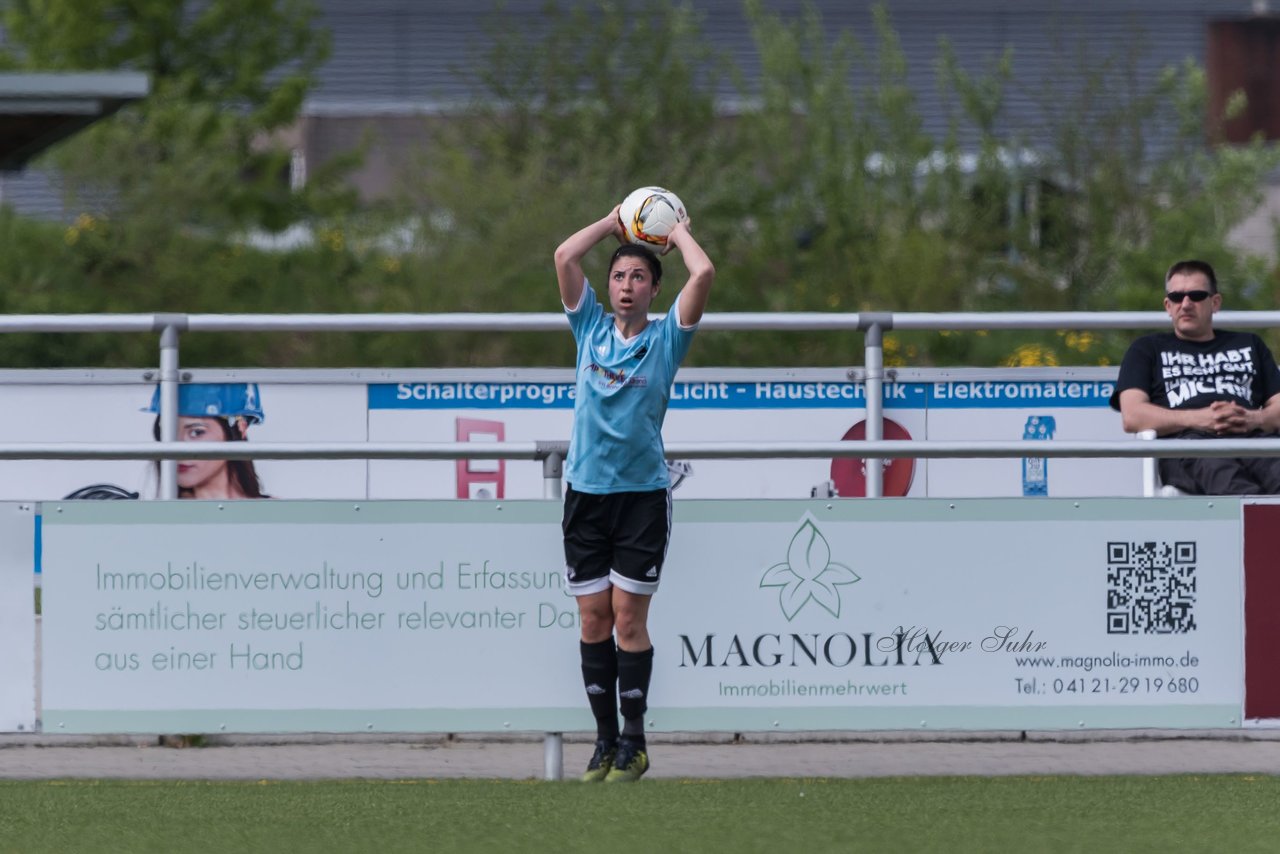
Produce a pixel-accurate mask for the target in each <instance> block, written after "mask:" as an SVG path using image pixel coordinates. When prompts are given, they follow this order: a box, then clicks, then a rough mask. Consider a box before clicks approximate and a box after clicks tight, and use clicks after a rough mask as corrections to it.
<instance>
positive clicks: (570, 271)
mask: <svg viewBox="0 0 1280 854" xmlns="http://www.w3.org/2000/svg"><path fill="white" fill-rule="evenodd" d="M610 235H612V236H614V237H616V238H617V239H618V240H619V241H621V240H622V239H623V231H622V223H621V222H620V221H619V220H618V208H617V207H616V206H615V207H614V209H613V210H611V211H609V213H608V215H607V216H605V217H604V218H603V219H600V220H598V221H596V222H593V223H592V224H591V225H588V226H586V227H585V228H582V229H580V230H578V231H576V232H574V233H573V234H572V235H570V236H569V238H568V239H567V240H565V242H564V243H561V244H560V246H559V247H558V248H557V249H556V280H557V281H558V282H559V284H560V301H561V302H563V303H564V305H565V308H569V309H574V308H577V307H578V303H579V302H580V301H581V300H582V287H583V284H584V283H585V282H586V274H585V273H584V272H582V258H583V256H584V255H586V254H587V253H588V252H589V251H591V247H593V246H595V245H596V244H597V243H599V242H600V241H602V240H605V239H606V238H608V237H609V236H610Z"/></svg>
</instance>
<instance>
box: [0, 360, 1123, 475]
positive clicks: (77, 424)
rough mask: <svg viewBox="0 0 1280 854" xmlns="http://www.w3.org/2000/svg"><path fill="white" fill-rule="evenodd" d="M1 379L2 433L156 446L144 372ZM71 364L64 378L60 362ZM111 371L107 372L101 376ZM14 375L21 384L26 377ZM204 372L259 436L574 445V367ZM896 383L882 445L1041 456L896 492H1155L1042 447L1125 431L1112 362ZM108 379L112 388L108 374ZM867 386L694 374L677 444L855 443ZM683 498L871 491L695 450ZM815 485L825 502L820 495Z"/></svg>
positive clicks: (413, 466)
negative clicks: (1039, 452) (982, 448)
mask: <svg viewBox="0 0 1280 854" xmlns="http://www.w3.org/2000/svg"><path fill="white" fill-rule="evenodd" d="M29 373H30V372H9V374H8V375H6V374H5V372H0V394H3V397H4V400H5V402H6V405H7V406H8V407H9V409H10V410H11V411H14V412H21V413H22V417H21V418H13V419H9V420H8V421H7V422H5V423H3V424H0V443H18V442H37V443H49V442H86V443H92V442H104V443H118V442H140V441H142V442H145V441H148V440H149V439H150V438H151V436H152V430H153V424H154V421H155V415H154V414H153V413H151V412H149V411H147V407H148V404H149V403H150V400H151V394H152V391H153V389H154V385H153V384H151V383H147V382H143V381H142V380H141V372H132V373H128V374H127V376H125V375H124V374H125V373H126V372H117V373H115V374H111V375H110V376H105V377H100V376H96V375H86V374H83V373H80V374H75V373H74V372H73V374H72V375H71V376H62V377H61V379H60V380H59V381H57V382H50V381H46V380H43V379H42V380H41V381H39V382H35V381H31V380H30V378H29V377H27V376H26V375H27V374H29ZM51 373H55V374H56V373H58V372H51ZM104 373H110V372H104ZM14 376H17V377H19V378H21V379H23V381H22V382H18V381H15V380H13V377H14ZM191 376H192V381H194V382H232V381H234V382H257V383H258V384H259V387H260V395H259V397H260V400H261V403H262V406H263V409H264V411H265V414H266V419H265V421H263V423H261V424H256V425H254V426H253V427H252V428H250V430H249V435H248V439H249V441H250V442H309V441H316V442H366V441H371V442H456V441H472V442H494V441H509V442H534V441H566V440H567V439H568V438H569V434H570V428H571V425H572V418H573V391H574V389H573V383H572V373H571V372H570V371H568V370H550V369H528V370H511V369H494V370H488V371H480V370H470V371H463V370H457V371H450V370H424V371H403V372H391V371H346V372H343V371H328V372H325V371H258V372H254V371H239V372H226V371H222V372H216V371H194V372H191ZM895 376H896V380H891V381H890V382H887V383H886V385H885V387H884V388H885V394H884V403H885V406H884V414H885V418H886V422H885V433H884V435H885V437H886V438H894V439H914V440H945V441H951V440H967V439H984V440H991V439H1016V438H1019V437H1026V438H1027V439H1028V442H1027V446H1028V451H1029V456H1028V457H1027V458H1026V459H970V460H966V459H947V460H930V461H926V460H895V461H892V462H890V463H889V464H888V468H887V469H886V472H885V479H884V495H886V496H903V495H905V496H908V497H912V498H923V497H1001V496H1022V495H1034V496H1045V495H1047V496H1055V497H1067V496H1086V497H1087V496H1123V495H1134V496H1136V495H1140V494H1141V491H1142V478H1141V464H1140V462H1139V461H1138V460H1136V459H1127V460H1085V459H1079V460H1077V459H1054V460H1052V461H1050V460H1047V459H1044V458H1039V457H1036V456H1034V451H1035V449H1036V447H1037V446H1040V445H1041V443H1042V442H1043V441H1053V440H1055V439H1056V440H1090V439H1123V438H1125V434H1124V432H1123V431H1122V429H1121V426H1120V417H1119V415H1118V414H1117V413H1115V412H1114V411H1112V410H1111V409H1110V408H1109V407H1108V406H1107V398H1108V397H1109V396H1110V393H1111V388H1112V385H1113V372H1111V371H1109V370H1108V369H1087V370H1086V369H1061V370H1056V371H1050V370H1047V369H1003V370H947V371H933V372H927V371H906V370H899V371H898V372H897V374H896V375H895ZM107 380H109V381H107ZM863 395H864V386H863V385H862V384H861V383H860V382H855V381H853V380H851V379H850V376H849V372H848V371H847V370H845V369H839V368H807V369H797V370H781V369H762V370H754V371H753V370H742V369H736V370H727V369H725V370H722V369H714V368H694V369H688V370H686V371H682V372H681V373H680V380H679V382H677V383H676V385H675V387H674V389H673V394H672V400H671V405H670V409H669V411H668V414H667V421H666V427H665V430H664V437H665V438H666V441H667V442H669V443H672V442H716V441H733V442H751V441H761V442H778V441H820V442H830V441H836V440H840V439H850V440H855V439H857V438H861V437H862V436H864V435H865V432H864V431H865V416H866V410H865V400H864V396H863ZM684 462H687V463H688V465H689V466H691V468H692V471H691V474H690V475H689V476H688V477H686V478H685V479H684V480H683V482H682V483H681V484H680V486H679V489H678V491H677V492H676V497H677V498H679V499H685V498H806V497H809V496H810V495H811V494H814V492H813V490H814V489H815V487H819V488H820V487H822V486H823V485H825V484H826V483H827V482H828V481H832V482H834V484H835V486H836V490H837V492H838V493H839V494H840V495H845V496H854V495H861V494H862V492H863V490H864V486H863V474H862V470H861V461H860V460H857V459H844V460H840V461H833V460H830V459H812V460H750V461H742V460H689V461H684ZM255 468H256V471H257V474H258V476H259V478H260V480H261V483H262V487H263V489H264V490H265V492H266V493H267V494H269V495H271V496H272V497H276V498H287V499H304V498H350V499H370V498H373V499H387V498H396V499H399V498H408V499H435V498H480V499H504V500H510V499H517V498H518V499H524V498H528V499H537V498H541V497H542V496H543V495H544V484H543V478H542V466H541V464H540V463H538V462H534V461H524V460H507V461H470V462H467V461H463V462H453V461H441V462H431V461H406V460H385V461H372V462H367V461H364V460H324V461H287V462H286V461H279V460H265V461H259V462H257V463H255ZM154 472H155V467H154V465H152V464H148V463H145V462H136V461H101V462H99V461H49V460H17V461H0V500H4V499H9V500H37V499H38V500H50V499H58V498H62V497H64V496H66V495H68V494H70V493H71V492H72V491H73V490H76V489H78V488H80V487H83V486H86V485H89V484H93V483H112V484H116V485H118V486H121V487H123V488H124V489H126V490H128V491H130V492H136V493H139V494H140V495H141V496H142V497H144V498H145V497H150V496H153V495H154V493H155V477H154ZM817 494H825V493H824V492H822V491H819V492H818V493H817Z"/></svg>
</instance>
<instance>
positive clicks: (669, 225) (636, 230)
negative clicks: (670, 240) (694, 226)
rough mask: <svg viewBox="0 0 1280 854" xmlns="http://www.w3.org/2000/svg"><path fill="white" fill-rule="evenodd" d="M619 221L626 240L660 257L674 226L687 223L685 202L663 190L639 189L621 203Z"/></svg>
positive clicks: (687, 216) (660, 188)
mask: <svg viewBox="0 0 1280 854" xmlns="http://www.w3.org/2000/svg"><path fill="white" fill-rule="evenodd" d="M618 219H620V220H622V229H623V231H625V232H626V233H627V240H629V241H630V242H632V243H637V244H639V245H641V246H647V247H648V248H650V249H652V250H653V251H654V252H657V253H662V252H663V251H664V250H665V249H666V248H667V235H669V234H670V233H671V229H673V228H675V227H676V224H677V223H681V222H686V221H687V220H688V219H689V214H688V213H686V212H685V209H684V202H682V201H680V197H679V196H677V195H676V194H675V193H673V192H671V191H670V190H666V189H663V188H662V187H641V188H640V189H638V190H633V191H632V192H631V193H630V195H628V196H627V197H626V198H625V199H623V200H622V206H621V207H620V208H618Z"/></svg>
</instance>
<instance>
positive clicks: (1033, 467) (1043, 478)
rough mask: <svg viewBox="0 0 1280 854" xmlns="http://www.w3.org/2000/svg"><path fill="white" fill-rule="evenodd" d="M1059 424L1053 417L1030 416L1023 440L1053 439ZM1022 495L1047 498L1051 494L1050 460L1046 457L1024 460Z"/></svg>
mask: <svg viewBox="0 0 1280 854" xmlns="http://www.w3.org/2000/svg"><path fill="white" fill-rule="evenodd" d="M1055 430H1057V424H1056V423H1055V422H1054V419H1053V416H1052V415H1030V416H1028V417H1027V423H1026V426H1025V427H1023V428H1022V438H1023V439H1029V440H1033V441H1035V440H1044V439H1052V438H1053V433H1054V431H1055ZM1022 494H1023V495H1036V496H1045V495H1048V494H1049V460H1048V459H1047V458H1045V457H1023V458H1022Z"/></svg>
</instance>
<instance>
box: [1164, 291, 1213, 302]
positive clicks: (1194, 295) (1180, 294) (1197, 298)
mask: <svg viewBox="0 0 1280 854" xmlns="http://www.w3.org/2000/svg"><path fill="white" fill-rule="evenodd" d="M1211 296H1213V294H1211V293H1209V291H1169V292H1168V293H1167V294H1165V295H1164V298H1165V299H1167V300H1168V301H1169V302H1171V303H1173V304H1174V305H1182V301H1183V300H1184V299H1190V300H1191V301H1192V302H1204V301H1205V300H1207V299H1208V298H1209V297H1211Z"/></svg>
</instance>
